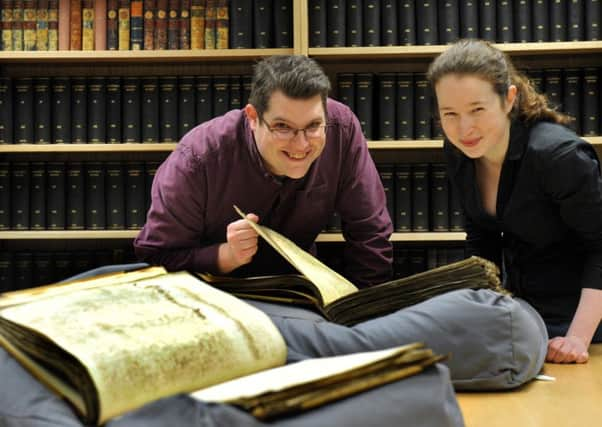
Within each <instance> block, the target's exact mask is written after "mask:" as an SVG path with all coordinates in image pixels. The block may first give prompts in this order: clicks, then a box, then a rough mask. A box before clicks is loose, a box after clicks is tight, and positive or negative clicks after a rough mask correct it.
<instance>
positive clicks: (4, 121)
mask: <svg viewBox="0 0 602 427" xmlns="http://www.w3.org/2000/svg"><path fill="white" fill-rule="evenodd" d="M13 143H14V140H13V82H12V80H11V78H10V77H2V76H0V144H13Z"/></svg>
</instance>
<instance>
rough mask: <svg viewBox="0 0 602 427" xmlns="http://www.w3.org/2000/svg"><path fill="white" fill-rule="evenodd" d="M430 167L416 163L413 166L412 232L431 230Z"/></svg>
mask: <svg viewBox="0 0 602 427" xmlns="http://www.w3.org/2000/svg"><path fill="white" fill-rule="evenodd" d="M429 188H430V165H429V164H428V163H415V164H414V165H412V231H420V232H425V231H429V230H430V221H429V213H430V203H429V199H430V197H429Z"/></svg>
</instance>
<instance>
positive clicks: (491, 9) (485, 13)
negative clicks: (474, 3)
mask: <svg viewBox="0 0 602 427" xmlns="http://www.w3.org/2000/svg"><path fill="white" fill-rule="evenodd" d="M479 27H480V28H479V34H480V35H481V38H482V39H485V40H489V41H491V42H495V41H496V40H497V26H496V3H495V0H485V1H482V2H480V4H479Z"/></svg>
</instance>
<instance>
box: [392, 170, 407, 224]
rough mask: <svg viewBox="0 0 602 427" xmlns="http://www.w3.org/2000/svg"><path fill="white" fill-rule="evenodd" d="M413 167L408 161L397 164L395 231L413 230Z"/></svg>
mask: <svg viewBox="0 0 602 427" xmlns="http://www.w3.org/2000/svg"><path fill="white" fill-rule="evenodd" d="M411 173H412V168H411V165H409V164H407V163H400V164H397V165H395V214H394V215H393V218H391V219H392V220H393V222H394V227H395V231H398V232H402V233H408V232H410V231H412V176H411Z"/></svg>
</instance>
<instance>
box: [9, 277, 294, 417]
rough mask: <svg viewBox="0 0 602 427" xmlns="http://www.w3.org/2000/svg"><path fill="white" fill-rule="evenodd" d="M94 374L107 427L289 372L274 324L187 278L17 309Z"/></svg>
mask: <svg viewBox="0 0 602 427" xmlns="http://www.w3.org/2000/svg"><path fill="white" fill-rule="evenodd" d="M0 315H1V316H2V317H3V318H6V319H8V320H10V321H12V322H15V323H18V324H22V325H27V327H29V328H32V329H34V330H36V331H38V332H39V333H41V334H42V335H44V336H46V337H48V338H51V339H52V340H53V341H54V342H55V343H56V344H57V345H58V346H60V347H62V348H63V349H65V350H66V351H67V352H69V353H71V354H73V355H74V356H75V357H76V358H77V359H78V360H80V361H81V362H82V364H84V365H85V366H86V367H87V369H88V371H89V374H90V376H91V377H92V379H93V381H94V382H95V384H96V388H97V389H98V394H99V399H100V414H99V417H98V422H99V423H102V422H104V421H105V420H108V419H110V418H112V417H115V416H117V415H119V414H122V413H124V412H126V411H128V410H131V409H134V408H137V407H139V406H141V405H143V404H145V403H147V402H150V401H152V400H155V399H158V398H161V397H164V396H169V395H172V394H176V393H181V392H189V391H191V390H197V389H199V388H202V387H206V386H209V385H212V384H216V383H219V382H223V381H226V380H229V379H232V378H236V377H239V376H242V375H246V374H249V373H252V372H257V371H260V370H263V369H267V368H271V367H275V366H279V365H282V364H284V362H285V360H286V344H285V343H284V340H283V339H282V336H281V335H280V333H279V332H278V330H277V329H276V327H275V326H274V325H273V323H272V322H271V320H270V319H269V318H268V317H267V316H266V315H265V314H264V313H262V312H261V311H259V310H257V309H255V308H254V307H252V306H250V305H248V304H246V303H245V302H243V301H241V300H239V299H237V298H235V297H232V296H231V295H228V294H227V293H224V292H222V291H219V290H217V289H214V288H212V287H211V286H209V285H206V284H204V283H202V282H200V281H199V280H197V279H195V278H194V277H192V276H191V275H189V274H188V273H185V272H181V273H170V274H165V275H160V276H156V277H151V278H148V279H144V280H139V281H136V282H131V283H130V282H126V283H122V284H120V285H115V286H112V285H111V286H105V287H93V288H90V289H85V290H81V291H74V292H72V293H63V294H62V295H58V296H55V297H48V298H43V299H42V300H40V301H37V302H30V303H28V304H23V305H17V306H14V307H9V308H6V309H4V310H2V311H1V312H0Z"/></svg>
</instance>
